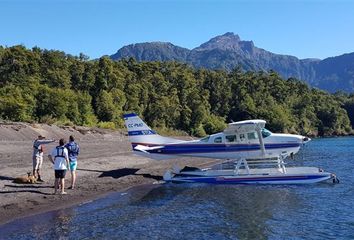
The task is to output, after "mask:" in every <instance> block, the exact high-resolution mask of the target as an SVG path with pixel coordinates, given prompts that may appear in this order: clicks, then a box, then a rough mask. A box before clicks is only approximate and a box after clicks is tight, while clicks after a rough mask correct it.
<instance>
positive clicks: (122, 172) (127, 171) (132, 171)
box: [77, 168, 163, 181]
mask: <svg viewBox="0 0 354 240" xmlns="http://www.w3.org/2000/svg"><path fill="white" fill-rule="evenodd" d="M77 170H80V171H89V172H101V175H99V176H98V177H99V178H102V177H112V178H116V179H118V178H121V177H125V176H129V175H134V176H143V177H144V178H151V179H155V180H157V181H160V180H162V179H163V178H162V176H157V175H151V174H148V173H137V172H138V171H139V170H140V169H139V168H120V169H115V170H110V171H98V170H92V169H83V168H80V169H79V168H78V169H77Z"/></svg>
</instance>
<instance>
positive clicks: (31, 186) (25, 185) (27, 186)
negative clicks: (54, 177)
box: [4, 183, 53, 189]
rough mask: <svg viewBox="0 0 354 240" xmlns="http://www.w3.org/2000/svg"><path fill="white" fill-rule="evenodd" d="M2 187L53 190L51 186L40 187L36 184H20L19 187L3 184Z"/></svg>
mask: <svg viewBox="0 0 354 240" xmlns="http://www.w3.org/2000/svg"><path fill="white" fill-rule="evenodd" d="M4 187H12V188H36V189H38V188H53V185H41V184H38V183H21V185H9V184H5V185H4Z"/></svg>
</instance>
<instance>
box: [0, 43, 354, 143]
mask: <svg viewBox="0 0 354 240" xmlns="http://www.w3.org/2000/svg"><path fill="white" fill-rule="evenodd" d="M127 112H136V113H137V114H139V115H140V116H142V117H143V118H144V119H145V120H146V121H147V123H148V124H149V125H151V127H156V128H159V129H176V130H183V131H186V132H187V133H189V134H192V135H195V136H203V135H205V134H208V133H214V132H217V131H220V130H222V129H223V128H224V127H225V122H231V121H238V120H245V119H254V118H260V119H265V120H266V121H267V122H268V123H269V124H268V128H269V129H270V130H272V131H279V132H290V133H300V134H304V135H312V136H316V135H320V136H322V135H345V134H350V133H352V127H353V123H354V95H353V94H352V95H349V94H345V93H336V94H329V93H327V92H324V91H321V90H318V89H313V88H309V87H308V86H307V85H306V84H305V83H303V82H301V81H298V80H296V79H293V78H290V79H287V80H284V79H282V78H281V77H280V76H279V75H278V74H277V73H276V72H273V71H270V72H268V73H266V72H243V71H241V70H240V68H236V69H234V70H232V71H230V72H227V71H221V70H220V71H213V70H206V69H195V68H192V67H189V66H188V65H186V64H181V63H177V62H142V63H139V62H137V61H135V60H134V59H132V58H131V59H123V60H120V61H113V60H111V59H110V58H109V57H106V56H104V57H101V58H100V59H97V60H89V59H88V57H87V56H85V55H83V54H80V56H72V55H68V54H65V53H64V52H61V51H54V50H43V49H40V48H37V47H35V48H33V49H31V50H29V49H26V48H25V47H23V46H14V47H8V48H3V47H0V119H3V120H11V121H25V122H42V123H49V124H52V123H55V124H76V125H84V126H101V127H112V128H113V127H116V128H121V127H123V120H122V114H123V113H127Z"/></svg>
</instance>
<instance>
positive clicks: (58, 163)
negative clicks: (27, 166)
mask: <svg viewBox="0 0 354 240" xmlns="http://www.w3.org/2000/svg"><path fill="white" fill-rule="evenodd" d="M64 145H65V141H64V139H63V138H62V139H60V140H59V146H57V147H55V148H53V150H52V152H51V153H50V155H48V157H49V160H50V161H51V162H52V163H53V164H54V173H55V181H54V189H55V190H54V194H56V193H57V191H58V189H59V188H60V194H66V192H65V174H66V170H70V164H69V154H68V149H66V148H65V146H64Z"/></svg>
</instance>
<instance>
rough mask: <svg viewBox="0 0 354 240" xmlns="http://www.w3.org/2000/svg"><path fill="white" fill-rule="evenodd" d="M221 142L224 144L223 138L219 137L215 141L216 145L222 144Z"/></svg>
mask: <svg viewBox="0 0 354 240" xmlns="http://www.w3.org/2000/svg"><path fill="white" fill-rule="evenodd" d="M221 142H222V139H221V137H217V138H215V139H214V143H221Z"/></svg>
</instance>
